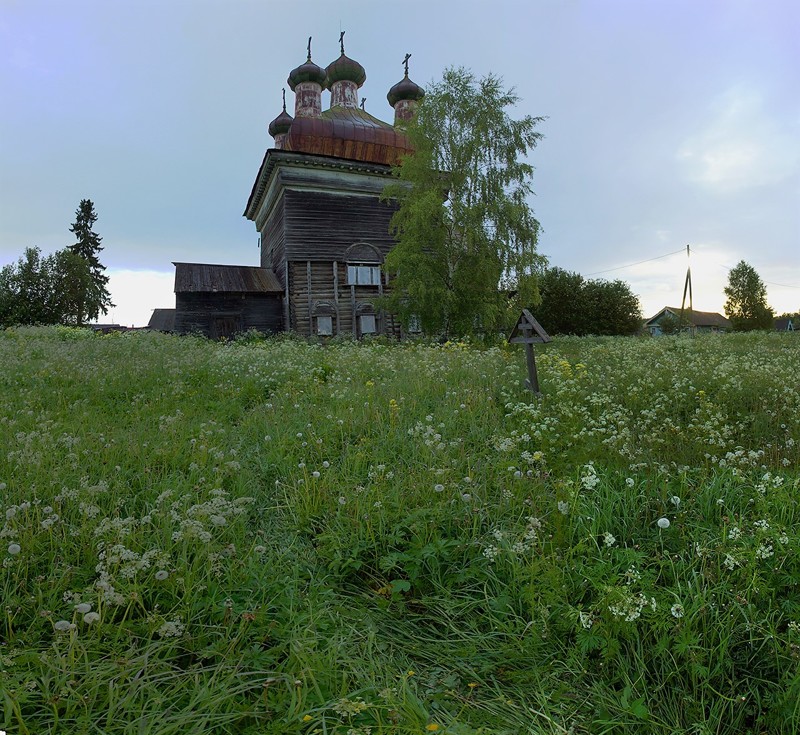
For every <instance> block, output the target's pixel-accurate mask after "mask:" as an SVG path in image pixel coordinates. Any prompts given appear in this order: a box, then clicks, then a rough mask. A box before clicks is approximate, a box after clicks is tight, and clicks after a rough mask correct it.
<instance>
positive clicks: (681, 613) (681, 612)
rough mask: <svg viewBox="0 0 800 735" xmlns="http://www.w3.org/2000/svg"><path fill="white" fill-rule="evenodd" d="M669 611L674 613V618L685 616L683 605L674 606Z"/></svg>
mask: <svg viewBox="0 0 800 735" xmlns="http://www.w3.org/2000/svg"><path fill="white" fill-rule="evenodd" d="M669 611H670V613H672V617H673V618H682V617H683V616H684V610H683V605H673V606H672V607H671V608H670V609H669Z"/></svg>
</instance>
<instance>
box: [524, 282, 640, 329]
mask: <svg viewBox="0 0 800 735" xmlns="http://www.w3.org/2000/svg"><path fill="white" fill-rule="evenodd" d="M539 294H540V296H541V303H540V304H539V305H538V306H535V307H533V308H532V309H531V313H532V314H533V315H534V316H535V317H536V319H537V320H538V322H539V323H540V324H541V325H542V326H543V327H544V329H545V330H546V331H547V332H548V333H549V334H574V335H578V336H583V335H588V334H597V335H631V334H636V333H637V332H638V331H639V330H640V329H641V326H642V309H641V306H640V304H639V299H638V297H637V296H636V294H634V293H633V292H632V291H631V289H630V286H629V285H628V284H627V283H625V281H620V280H615V281H606V280H602V279H595V280H592V279H586V278H584V277H583V276H582V275H581V274H580V273H573V272H571V271H567V270H564V269H563V268H546V269H545V270H544V272H543V273H542V275H541V276H540V278H539Z"/></svg>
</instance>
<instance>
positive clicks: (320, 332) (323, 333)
mask: <svg viewBox="0 0 800 735" xmlns="http://www.w3.org/2000/svg"><path fill="white" fill-rule="evenodd" d="M314 318H315V319H316V320H317V324H316V332H317V336H318V337H332V336H333V315H332V314H317V315H316V316H315V317H314ZM323 320H327V324H328V325H330V326H329V331H323V329H322V321H323Z"/></svg>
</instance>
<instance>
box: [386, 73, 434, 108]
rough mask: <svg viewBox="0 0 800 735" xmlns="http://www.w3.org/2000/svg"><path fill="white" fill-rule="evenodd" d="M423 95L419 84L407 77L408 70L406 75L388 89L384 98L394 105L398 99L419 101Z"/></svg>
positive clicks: (423, 91) (423, 92)
mask: <svg viewBox="0 0 800 735" xmlns="http://www.w3.org/2000/svg"><path fill="white" fill-rule="evenodd" d="M424 96H425V90H424V89H423V88H422V87H420V86H419V84H416V83H415V82H412V81H411V80H410V79H409V78H408V72H406V75H405V76H404V77H403V78H402V79H401V80H400V81H399V82H398V83H397V84H395V85H394V86H393V87H392V88H391V89H390V90H389V94H387V95H386V99H387V100H389V104H390V105H391V106H392V107H394V106H395V105H396V104H397V103H398V102H399V101H400V100H414V101H419V100H421V99H422V98H423V97H424Z"/></svg>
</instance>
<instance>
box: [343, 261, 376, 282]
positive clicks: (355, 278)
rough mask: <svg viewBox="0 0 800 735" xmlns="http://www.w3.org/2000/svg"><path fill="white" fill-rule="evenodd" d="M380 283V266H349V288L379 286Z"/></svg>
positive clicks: (355, 264)
mask: <svg viewBox="0 0 800 735" xmlns="http://www.w3.org/2000/svg"><path fill="white" fill-rule="evenodd" d="M380 282H381V267H380V266H379V265H361V264H357V263H352V264H348V266H347V285H348V286H379V285H380Z"/></svg>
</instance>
